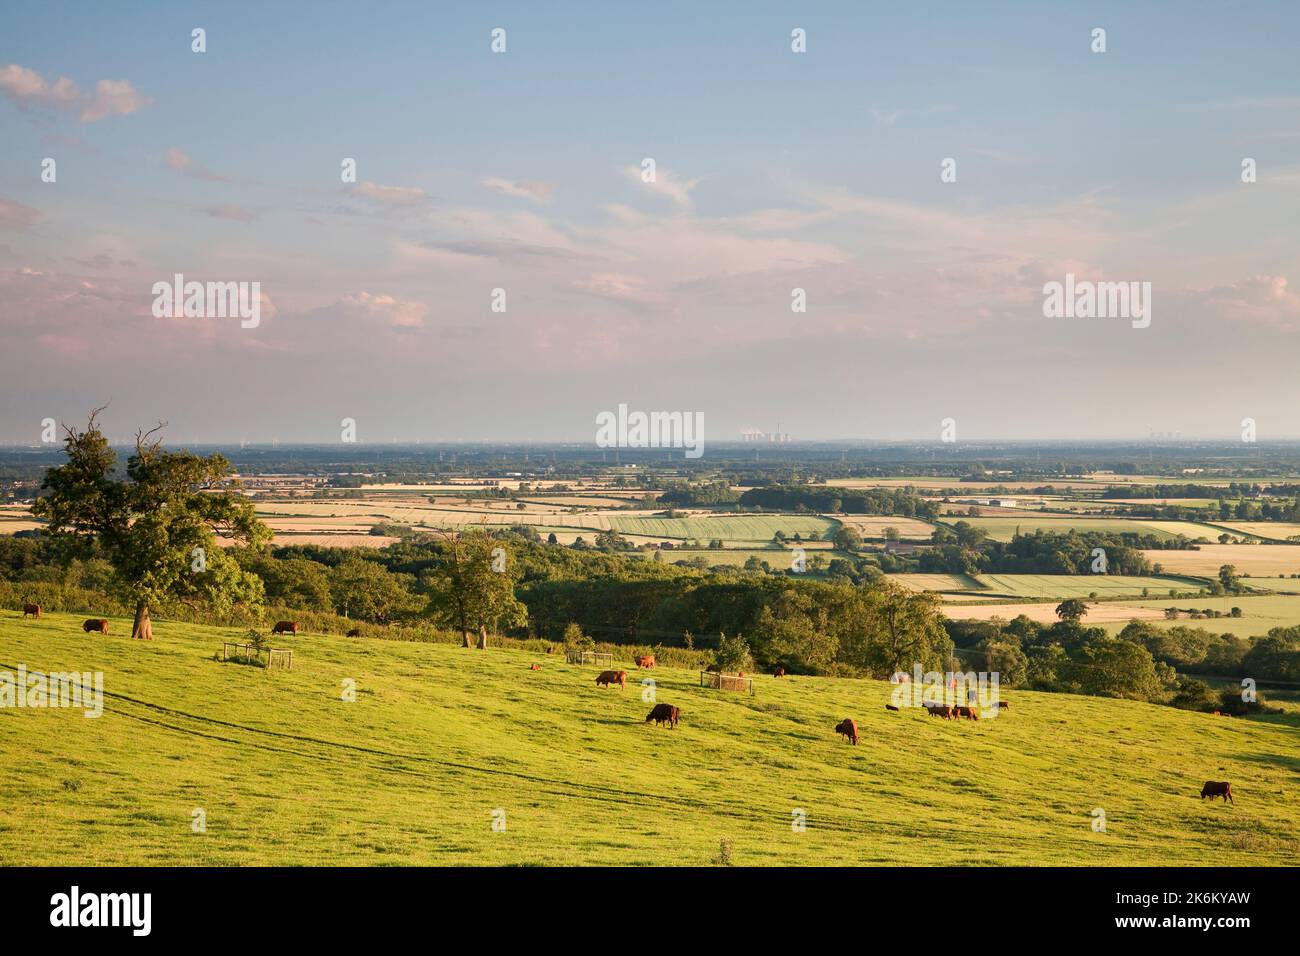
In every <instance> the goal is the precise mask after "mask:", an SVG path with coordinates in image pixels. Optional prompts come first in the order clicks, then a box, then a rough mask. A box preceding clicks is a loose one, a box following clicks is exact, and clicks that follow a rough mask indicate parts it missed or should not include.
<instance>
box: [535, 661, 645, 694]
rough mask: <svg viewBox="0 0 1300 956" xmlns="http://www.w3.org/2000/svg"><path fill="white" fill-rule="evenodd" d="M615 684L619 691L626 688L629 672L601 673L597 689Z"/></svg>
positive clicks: (597, 681)
mask: <svg viewBox="0 0 1300 956" xmlns="http://www.w3.org/2000/svg"><path fill="white" fill-rule="evenodd" d="M538 666H540V665H538ZM613 684H617V685H618V689H619V690H622V689H623V688H624V687H626V686H627V671H601V672H600V676H599V677H597V678H596V686H597V687H609V686H611V685H613Z"/></svg>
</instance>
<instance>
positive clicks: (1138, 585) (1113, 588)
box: [976, 574, 1203, 598]
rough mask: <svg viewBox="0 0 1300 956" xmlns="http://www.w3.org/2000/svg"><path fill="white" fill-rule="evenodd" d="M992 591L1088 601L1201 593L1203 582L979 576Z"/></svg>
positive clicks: (1075, 576)
mask: <svg viewBox="0 0 1300 956" xmlns="http://www.w3.org/2000/svg"><path fill="white" fill-rule="evenodd" d="M976 577H977V578H978V580H979V581H980V583H982V584H983V585H984V586H985V587H986V588H987V589H988V590H989V591H993V592H996V593H998V594H1005V595H1007V596H1008V597H1015V598H1035V597H1053V598H1055V597H1062V598H1072V597H1073V598H1086V597H1088V596H1089V595H1090V594H1092V593H1094V592H1095V593H1096V594H1097V596H1098V597H1103V598H1104V597H1120V596H1125V595H1140V594H1141V593H1142V589H1143V588H1148V589H1149V590H1150V592H1151V593H1152V594H1166V595H1167V594H1168V593H1169V592H1170V591H1178V592H1180V593H1181V592H1185V591H1199V590H1200V589H1201V587H1202V586H1203V585H1202V583H1201V582H1199V581H1194V580H1192V579H1190V578H1174V577H1158V578H1157V577H1149V576H1143V575H1126V574H980V575H977V576H976Z"/></svg>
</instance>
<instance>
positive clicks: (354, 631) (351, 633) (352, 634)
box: [294, 627, 361, 637]
mask: <svg viewBox="0 0 1300 956" xmlns="http://www.w3.org/2000/svg"><path fill="white" fill-rule="evenodd" d="M294 633H295V634H296V633H298V632H297V631H294ZM347 636H348V637H360V636H361V628H359V627H354V628H353V629H352V630H350V631H348V635H347Z"/></svg>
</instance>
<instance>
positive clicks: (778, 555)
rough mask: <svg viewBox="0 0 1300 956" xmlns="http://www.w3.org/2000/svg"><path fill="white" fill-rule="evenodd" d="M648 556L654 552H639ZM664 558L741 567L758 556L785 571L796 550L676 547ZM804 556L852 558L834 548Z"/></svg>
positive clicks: (809, 551) (807, 552)
mask: <svg viewBox="0 0 1300 956" xmlns="http://www.w3.org/2000/svg"><path fill="white" fill-rule="evenodd" d="M638 553H639V554H641V555H643V556H646V557H648V556H649V555H650V554H651V553H653V552H649V553H648V552H644V551H643V552H638ZM659 554H660V555H661V557H662V559H663V560H664V562H665V563H667V564H673V563H674V562H677V561H689V560H690V559H691V558H704V560H706V561H708V562H709V567H714V566H715V565H719V564H722V565H727V566H728V567H741V566H742V565H744V563H745V562H746V561H748V560H749V559H750V558H758V560H760V561H766V562H767V563H768V564H769V565H771V567H772V569H773V570H775V571H784V570H786V569H787V568H789V567H790V565H791V562H792V561H793V560H794V557H795V555H794V552H793V551H792V550H791V549H790V548H726V549H724V550H721V551H718V550H713V549H707V548H705V549H694V548H693V549H691V550H683V549H681V548H674V549H673V550H671V551H661V552H659ZM804 557H805V559H806V560H808V561H811V560H812V559H813V558H815V557H821V558H823V559H824V560H825V561H826V562H827V563H828V564H829V563H830V562H831V561H833V560H834V559H836V558H850V557H852V555H850V554H849V553H848V552H847V551H839V550H836V549H834V548H805V549H804Z"/></svg>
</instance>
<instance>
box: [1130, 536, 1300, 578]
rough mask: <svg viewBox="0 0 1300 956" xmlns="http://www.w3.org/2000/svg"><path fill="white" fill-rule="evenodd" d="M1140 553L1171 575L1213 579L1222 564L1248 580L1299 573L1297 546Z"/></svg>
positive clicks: (1230, 546)
mask: <svg viewBox="0 0 1300 956" xmlns="http://www.w3.org/2000/svg"><path fill="white" fill-rule="evenodd" d="M1142 553H1143V554H1145V555H1146V556H1147V560H1149V561H1150V562H1151V563H1152V564H1160V565H1161V566H1163V568H1164V570H1165V571H1167V572H1169V573H1171V574H1197V575H1205V576H1209V577H1213V576H1215V575H1217V574H1218V573H1219V568H1220V567H1222V566H1223V565H1225V564H1231V565H1233V566H1234V567H1236V569H1237V573H1238V574H1249V575H1251V576H1252V577H1273V576H1276V575H1281V574H1296V573H1300V545H1296V544H1203V545H1200V546H1199V547H1198V548H1197V550H1195V551H1143V552H1142ZM1247 583H1249V582H1247Z"/></svg>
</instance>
